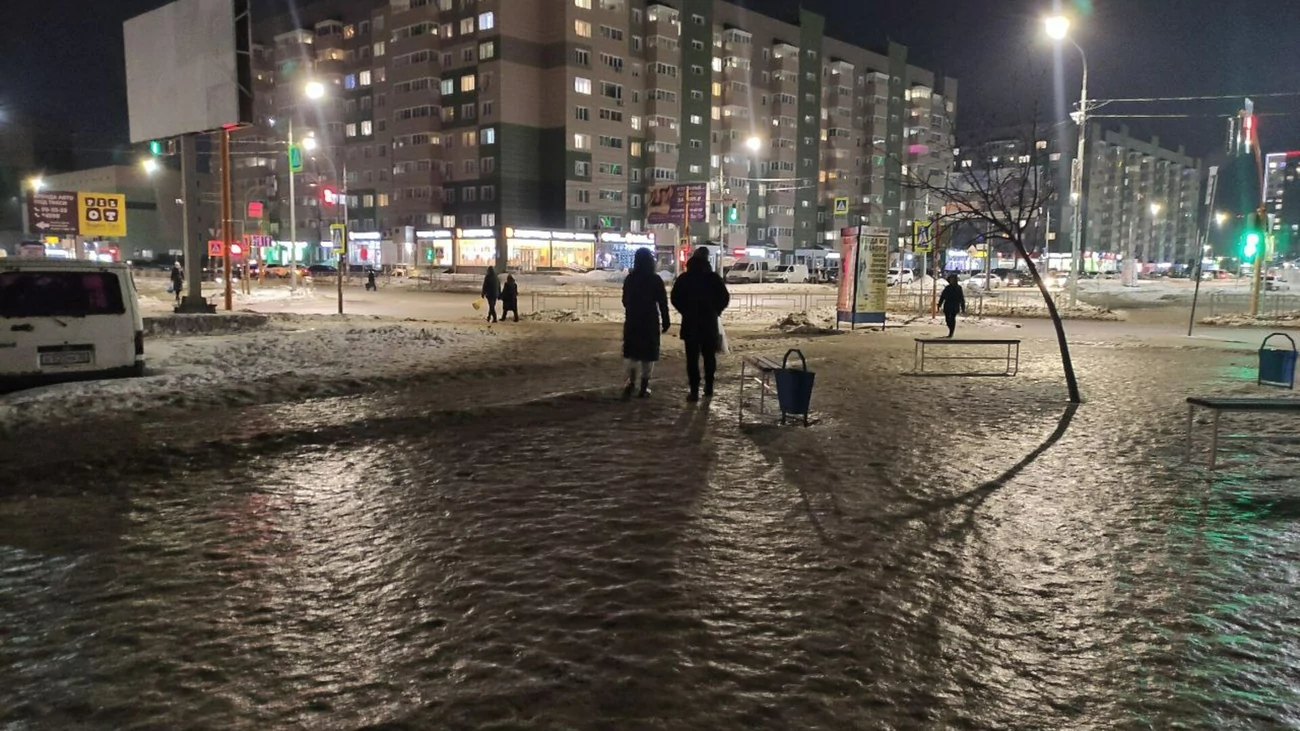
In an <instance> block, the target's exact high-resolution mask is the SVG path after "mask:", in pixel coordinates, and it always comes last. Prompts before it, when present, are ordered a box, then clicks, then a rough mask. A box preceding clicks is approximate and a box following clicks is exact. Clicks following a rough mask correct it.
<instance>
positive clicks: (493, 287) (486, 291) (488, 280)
mask: <svg viewBox="0 0 1300 731" xmlns="http://www.w3.org/2000/svg"><path fill="white" fill-rule="evenodd" d="M482 294H483V299H485V300H487V303H488V316H487V319H488V322H496V321H497V299H499V298H500V297H501V280H499V279H497V273H496V270H495V269H493V268H492V267H488V270H487V274H485V275H483V292H482Z"/></svg>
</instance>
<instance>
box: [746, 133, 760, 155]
mask: <svg viewBox="0 0 1300 731" xmlns="http://www.w3.org/2000/svg"><path fill="white" fill-rule="evenodd" d="M762 146H763V141H762V140H760V139H758V137H757V136H753V137H750V138H749V139H747V140H745V147H748V148H749V150H750V152H758V149H759V148H760V147H762Z"/></svg>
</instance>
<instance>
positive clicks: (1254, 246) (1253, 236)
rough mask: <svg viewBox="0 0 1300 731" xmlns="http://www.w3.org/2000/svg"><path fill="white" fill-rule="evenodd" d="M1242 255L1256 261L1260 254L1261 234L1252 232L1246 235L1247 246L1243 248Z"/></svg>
mask: <svg viewBox="0 0 1300 731" xmlns="http://www.w3.org/2000/svg"><path fill="white" fill-rule="evenodd" d="M1241 253H1242V255H1243V256H1245V257H1246V258H1247V259H1254V258H1255V255H1256V254H1258V253H1259V233H1257V232H1255V231H1251V232H1249V233H1247V234H1246V245H1245V246H1244V247H1243V248H1242V250H1241Z"/></svg>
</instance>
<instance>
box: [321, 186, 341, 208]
mask: <svg viewBox="0 0 1300 731" xmlns="http://www.w3.org/2000/svg"><path fill="white" fill-rule="evenodd" d="M320 199H321V205H325V206H332V205H334V204H335V203H338V202H339V194H338V193H337V192H336V191H335V190H334V189H333V188H321V190H320Z"/></svg>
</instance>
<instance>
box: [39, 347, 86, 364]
mask: <svg viewBox="0 0 1300 731" xmlns="http://www.w3.org/2000/svg"><path fill="white" fill-rule="evenodd" d="M92 355H93V354H92V353H91V352H90V351H88V350H83V351H72V352H68V353H41V365H43V366H66V365H84V364H86V363H89V362H90V359H91V356H92Z"/></svg>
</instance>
